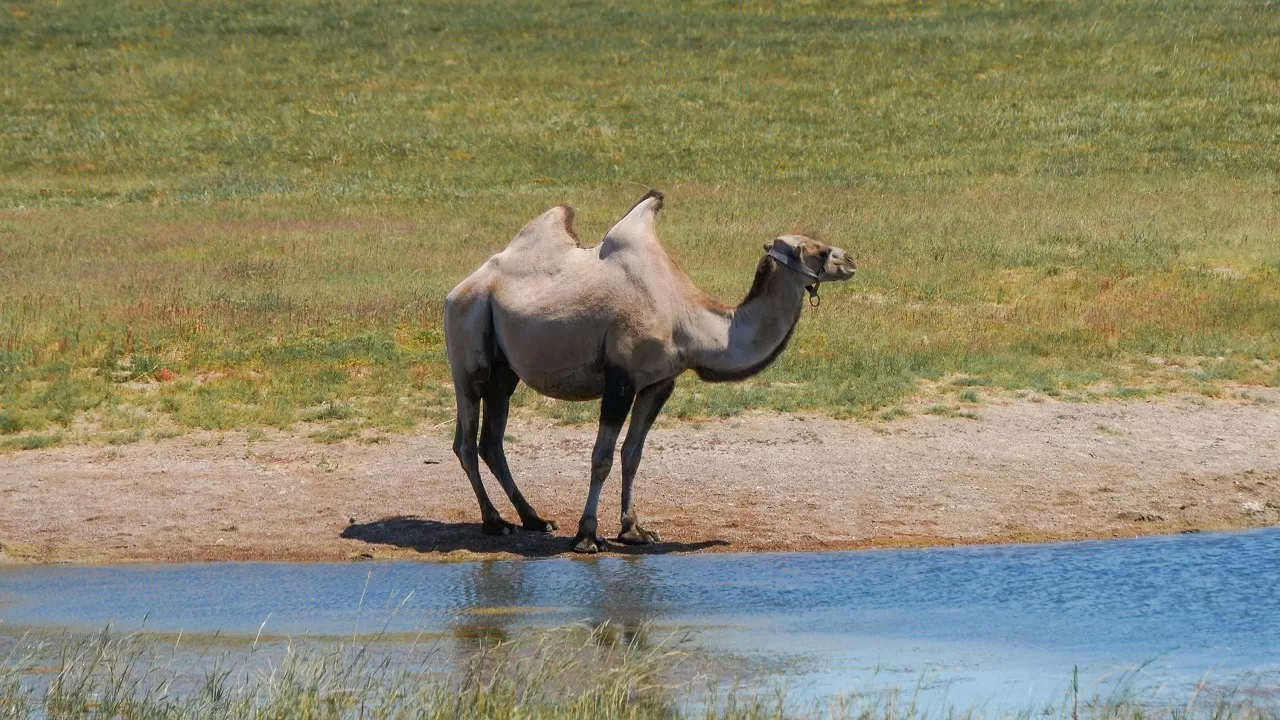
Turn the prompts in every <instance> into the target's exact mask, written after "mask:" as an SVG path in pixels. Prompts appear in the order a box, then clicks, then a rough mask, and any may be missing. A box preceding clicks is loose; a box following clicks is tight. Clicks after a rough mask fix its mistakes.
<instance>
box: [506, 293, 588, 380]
mask: <svg viewBox="0 0 1280 720" xmlns="http://www.w3.org/2000/svg"><path fill="white" fill-rule="evenodd" d="M494 330H495V331H496V332H497V340H498V346H499V347H500V348H501V349H502V354H503V355H504V356H505V357H506V360H507V364H508V365H510V366H511V369H512V370H514V371H515V373H516V375H517V376H519V377H520V379H521V380H522V381H524V383H525V384H526V385H528V386H529V387H531V388H533V389H534V390H537V391H538V392H539V393H541V394H543V395H546V396H548V397H553V398H557V399H560V400H592V399H595V398H598V397H600V396H601V395H602V394H603V392H604V363H603V358H602V349H603V344H604V335H605V332H606V331H607V325H605V324H604V323H598V322H582V320H581V319H579V320H577V321H572V322H571V321H568V320H567V319H561V318H557V317H554V316H551V317H546V316H543V317H531V316H530V314H529V313H515V312H506V311H504V310H502V309H499V308H495V312H494Z"/></svg>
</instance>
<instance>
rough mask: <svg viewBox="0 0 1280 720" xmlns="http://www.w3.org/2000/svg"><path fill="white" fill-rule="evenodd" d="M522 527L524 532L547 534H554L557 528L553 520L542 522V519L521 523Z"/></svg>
mask: <svg viewBox="0 0 1280 720" xmlns="http://www.w3.org/2000/svg"><path fill="white" fill-rule="evenodd" d="M523 527H524V529H525V530H528V531H529V532H544V533H549V532H555V531H556V528H557V527H558V526H557V525H556V521H555V520H543V519H542V518H534V519H533V520H525V521H524V523H523Z"/></svg>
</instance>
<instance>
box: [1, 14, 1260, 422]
mask: <svg viewBox="0 0 1280 720" xmlns="http://www.w3.org/2000/svg"><path fill="white" fill-rule="evenodd" d="M1276 10H1277V8H1276V6H1275V5H1274V3H1270V2H1260V1H1256V0H1251V1H1248V2H1245V1H1231V0H1228V1H1225V2H1180V3H1167V2H1156V1H1155V0H1149V1H1146V2H1135V3H1122V4H1121V3H1114V2H1106V1H1103V0H1082V1H1081V2H1074V3H1041V2H1007V3H988V2H973V3H966V2H959V3H945V4H944V3H941V2H910V3H908V2H885V3H879V2H877V3H871V2H866V3H850V4H834V3H833V4H825V3H796V4H787V5H780V4H775V3H755V4H746V5H741V6H739V5H732V4H724V3H713V2H703V3H693V4H688V3H681V4H674V3H663V2H656V3H655V2H646V3H634V4H610V5H600V4H597V3H585V2H580V1H578V0H565V1H562V2H550V3H539V4H519V3H490V2H478V3H459V4H456V5H454V4H445V3H439V4H432V5H429V6H425V7H424V6H418V5H412V4H405V3H390V2H385V3H384V2H354V3H342V4H334V3H326V2H319V1H305V0H282V1H280V2H257V1H253V2H251V1H249V0H242V1H241V2H212V1H210V2H191V3H169V4H161V3H151V2H141V1H131V0H118V1H116V2H103V3H97V2H87V1H83V0H65V1H63V2H59V3H53V2H18V3H13V4H11V5H10V6H9V7H8V9H7V12H4V13H0V61H3V63H4V67H5V68H6V82H5V85H4V87H3V89H2V90H0V148H3V150H2V151H0V437H4V438H7V439H6V440H4V443H5V446H6V447H13V446H14V445H13V442H12V441H13V439H14V438H26V437H36V436H43V435H42V434H43V433H48V432H51V431H52V432H59V431H60V430H61V429H62V428H69V427H71V426H72V425H75V424H77V423H97V422H101V421H102V420H103V419H104V418H106V417H108V416H111V415H118V414H120V413H133V414H136V415H138V416H139V417H143V418H145V422H143V425H145V426H155V427H157V428H168V427H174V428H178V429H187V428H196V429H209V430H224V429H229V428H241V427H290V426H292V425H293V424H295V423H297V422H320V423H325V424H335V425H342V424H344V423H347V424H352V425H353V426H355V427H358V428H359V429H361V430H362V431H363V430H368V431H370V432H375V433H376V432H384V431H385V432H394V431H403V430H405V429H408V428H412V427H415V426H418V425H421V424H424V423H426V424H430V425H432V426H434V425H437V424H440V423H442V422H444V423H447V421H448V419H449V417H450V415H451V413H452V407H451V403H452V390H451V388H450V386H449V384H448V374H447V368H446V364H445V360H444V354H443V347H442V333H441V330H440V312H441V302H442V299H443V297H444V295H445V293H446V292H447V291H448V290H449V288H450V287H452V286H453V285H454V284H455V283H456V282H457V281H458V280H459V279H461V278H462V277H463V276H465V275H466V274H467V273H468V272H470V271H471V270H472V269H473V268H474V267H476V266H477V265H479V264H480V263H481V262H483V260H484V259H485V258H486V257H488V256H489V255H490V254H492V253H493V252H495V251H497V250H499V249H501V248H502V247H503V246H504V245H505V244H506V243H507V242H508V240H509V239H510V238H511V237H512V235H513V234H514V233H515V231H516V230H517V229H518V228H519V227H520V226H521V225H522V224H523V223H524V222H525V221H526V220H528V219H529V218H531V217H533V216H534V215H535V214H537V213H539V212H540V211H542V210H544V209H545V208H547V207H549V206H551V205H554V204H557V203H561V202H570V203H572V204H574V205H576V206H577V207H578V209H579V211H580V216H579V217H580V220H579V223H580V228H579V229H580V234H581V235H582V237H583V238H584V239H587V240H588V241H590V240H591V239H593V238H598V237H599V236H600V235H601V234H602V233H603V231H604V230H605V229H607V228H608V227H609V225H610V224H612V222H613V221H614V220H616V219H617V217H618V216H619V215H620V214H621V213H622V212H623V211H625V209H626V208H628V207H630V205H631V203H633V202H634V200H635V199H636V198H637V197H639V195H640V194H641V193H642V192H643V190H644V189H646V188H648V187H651V186H653V187H659V188H661V189H663V190H665V191H666V192H667V195H668V199H669V207H668V209H667V210H666V211H664V216H663V218H662V219H661V220H660V233H661V236H662V237H663V239H664V242H666V243H667V244H668V245H669V246H670V247H671V249H672V251H673V253H674V255H675V256H676V257H677V258H678V260H679V261H680V262H681V263H682V265H683V266H684V267H685V268H686V270H688V272H689V273H690V274H691V275H692V276H693V278H694V279H695V281H696V282H697V283H698V284H699V285H700V286H702V287H703V288H704V289H706V290H707V291H709V292H711V293H712V294H714V295H717V296H720V297H722V298H725V299H728V300H733V299H736V298H738V297H740V296H741V295H742V294H743V293H744V292H745V291H746V288H747V286H748V285H749V284H750V278H751V271H752V268H753V267H754V264H755V262H756V260H757V259H758V255H759V252H760V251H759V248H760V245H761V244H762V242H763V241H764V240H766V239H768V238H769V237H772V236H773V235H775V234H777V233H780V232H783V231H787V230H791V229H796V228H799V229H805V230H812V231H815V232H817V233H819V234H821V235H822V236H823V237H824V238H825V239H828V240H830V241H831V242H833V243H835V244H837V245H840V246H842V247H845V248H846V249H848V250H850V251H851V252H852V253H853V254H854V255H855V256H856V257H857V258H858V260H859V264H860V268H861V271H860V273H859V275H858V278H857V279H856V280H855V281H854V282H853V283H851V284H849V285H846V286H840V287H832V288H830V289H828V290H827V291H826V292H825V294H824V302H823V305H822V308H821V310H819V311H817V312H806V313H805V316H804V318H803V319H802V321H801V326H800V329H799V331H798V332H797V335H796V337H795V339H794V342H793V345H792V347H791V348H790V349H789V350H788V352H787V353H786V354H785V355H784V356H783V357H782V359H781V360H780V361H779V362H778V363H777V364H776V365H775V366H774V367H773V368H771V369H770V370H769V371H768V372H767V373H765V374H764V375H762V376H760V377H758V378H756V379H754V380H752V381H749V382H747V383H744V384H740V385H732V386H709V385H705V384H702V383H699V382H697V381H696V380H693V379H691V378H690V379H685V380H683V381H682V382H681V386H680V388H679V389H678V390H677V393H676V395H675V397H673V399H672V401H671V411H670V415H671V416H673V417H680V418H694V419H699V418H715V417H724V416H729V415H733V414H736V413H740V412H743V411H746V410H751V409H765V410H775V411H793V410H817V411H821V412H828V413H831V414H834V415H837V416H855V417H874V416H876V414H877V413H879V412H881V411H883V410H885V409H887V408H893V407H896V406H898V405H899V404H901V403H902V402H903V400H904V399H905V398H907V397H908V396H910V395H912V394H915V393H917V392H919V391H920V387H921V381H922V380H924V381H941V382H949V381H951V380H952V379H953V378H957V377H958V378H963V382H960V383H957V384H958V385H959V386H962V387H982V388H984V390H983V391H982V395H983V396H986V395H987V394H989V393H998V392H1009V391H1018V390H1034V391H1035V392H1038V393H1043V394H1046V395H1049V396H1054V397H1072V398H1084V399H1087V398H1089V397H1094V396H1108V397H1131V396H1142V395H1145V394H1150V393H1159V392H1166V391H1169V390H1178V389H1190V390H1192V391H1195V392H1202V393H1204V394H1206V395H1211V396H1212V395H1221V394H1223V392H1224V390H1223V388H1224V387H1225V386H1229V385H1269V386H1276V385H1280V244H1278V243H1277V242H1276V238H1277V237H1280V175H1278V172H1280V166H1278V165H1277V161H1276V156H1275V148H1276V147H1277V146H1280V95H1278V93H1280V45H1278V44H1277V43H1276V42H1275V38H1276V37H1277V35H1278V34H1280V12H1277V11H1276ZM164 378H169V379H168V380H166V381H162V380H163V379H164ZM962 392H963V391H962ZM975 392H976V391H975ZM517 402H518V404H519V405H520V406H522V407H524V408H526V409H528V410H530V411H533V412H540V413H544V414H547V415H549V416H551V417H553V418H557V419H559V420H561V421H564V422H582V421H590V420H592V419H593V418H594V415H595V411H594V409H593V408H591V407H590V406H582V407H575V406H568V405H566V404H564V403H555V402H548V401H545V400H543V399H540V398H537V397H535V396H533V394H532V393H529V392H527V391H523V392H521V393H520V394H519V395H518V396H517ZM323 408H347V409H348V410H345V411H339V412H350V415H349V416H346V417H327V416H324V415H323V413H324V412H325V411H324V410H323ZM318 409H319V410H318ZM317 413H320V414H319V415H317ZM80 436H81V435H77V436H76V437H80ZM23 442H25V441H23Z"/></svg>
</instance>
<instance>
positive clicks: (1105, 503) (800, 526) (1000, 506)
mask: <svg viewBox="0 0 1280 720" xmlns="http://www.w3.org/2000/svg"><path fill="white" fill-rule="evenodd" d="M1253 395H1254V397H1255V398H1257V400H1256V401H1241V400H1213V399H1205V398H1200V397H1190V396H1177V397H1163V398H1158V399H1148V400H1130V401H1117V402H1100V403H1068V402H1059V401H1054V400H1045V401H1041V402H1034V401H1030V400H1007V401H992V402H991V403H988V404H986V405H983V406H982V407H980V408H979V409H978V410H977V419H967V418H957V417H937V416H932V415H917V416H915V417H910V418H905V419H899V420H894V421H891V422H880V421H874V422H869V421H841V420H832V419H828V418H822V417H809V416H795V415H766V414H753V415H746V416H742V417H738V418H730V419H725V420H716V421H708V422H703V423H678V422H670V423H668V424H666V425H660V426H659V427H657V428H655V429H654V431H653V432H652V434H651V435H650V438H649V443H648V446H647V448H646V452H645V456H644V461H643V463H642V464H641V468H640V475H639V478H638V479H637V481H636V485H637V497H638V507H639V510H640V514H641V519H642V522H643V523H644V524H645V525H646V526H647V527H649V528H651V529H654V530H657V531H659V532H660V533H661V534H662V539H663V542H662V543H660V544H658V545H655V546H648V547H644V548H628V547H625V546H620V545H615V546H614V547H613V550H612V551H613V552H620V553H635V552H710V551H729V552H741V551H773V550H834V549H846V548H864V547H891V546H919V545H951V544H967V543H992V542H1012V541H1039V540H1065V539H1079V538H1105V537H1121V536H1130V535H1138V534H1146V533H1167V532H1183V531H1192V530H1211V529H1228V528H1243V527H1255V526H1260V525H1272V524H1278V523H1280V392H1277V391H1275V390H1265V389H1264V390H1257V391H1256V392H1254V393H1253ZM594 436H595V428H594V427H593V426H580V427H564V426H557V425H555V424H553V423H552V421H550V420H546V419H544V418H537V417H532V416H530V417H523V418H514V419H513V421H512V424H511V427H510V428H509V429H508V438H509V440H508V443H507V452H508V457H509V459H510V462H511V465H512V468H513V471H514V473H515V475H516V479H517V481H518V482H519V484H520V486H521V488H522V490H523V491H524V493H525V495H526V496H527V497H528V498H529V500H530V502H531V503H533V505H534V507H536V508H537V509H538V510H539V512H541V513H542V515H543V516H544V517H548V518H551V519H554V520H556V521H557V522H558V523H559V524H560V530H559V531H558V532H557V533H556V534H555V535H551V536H548V535H545V534H535V533H524V532H519V533H516V534H514V535H511V536H506V537H485V536H482V535H481V534H480V530H479V525H478V520H479V514H478V511H477V509H476V504H475V498H474V496H473V495H472V492H471V488H470V486H469V485H468V483H467V481H466V478H465V476H464V475H463V473H462V471H461V469H460V468H459V467H458V464H457V462H456V460H455V459H454V456H453V452H452V449H451V438H450V437H449V434H448V430H447V428H423V429H420V430H419V431H418V432H416V433H411V434H405V435H392V436H390V437H389V441H388V442H384V443H380V444H373V445H363V444H359V443H356V442H353V441H350V440H348V441H344V442H342V443H338V444H332V445H324V444H319V443H316V442H315V441H312V440H309V439H307V438H306V437H305V434H304V433H268V434H267V435H266V436H265V437H262V438H259V439H257V440H254V441H250V439H249V436H247V435H245V434H243V433H224V434H215V433H193V434H189V435H185V436H181V437H177V438H170V439H167V440H162V441H159V442H151V441H143V442H140V443H136V444H133V445H125V446H120V447H102V446H72V447H64V448H54V449H50V450H38V451H25V452H18V453H11V454H8V455H0V507H2V508H3V513H0V562H58V561H74V562H123V561H165V562H170V561H201V560H248V559H254V560H271V559H275V560H343V559H352V560H355V559H362V558H370V557H372V558H390V557H401V558H422V559H440V560H451V559H459V560H461V559H476V558H478V557H511V556H523V557H545V556H550V555H556V554H561V553H564V552H567V550H568V537H570V536H571V535H572V534H573V531H574V529H575V528H576V525H577V519H578V516H579V514H580V513H581V511H582V504H583V501H584V499H585V496H586V490H587V473H588V466H589V463H590V454H591V445H592V443H593V441H594ZM485 479H486V483H487V484H488V485H489V487H490V495H491V497H493V498H494V501H495V503H497V504H498V506H499V508H501V509H502V510H503V513H504V515H505V516H506V518H507V519H508V520H513V521H514V520H516V519H517V518H516V516H515V512H514V511H513V510H512V509H511V507H510V505H509V504H508V503H507V502H506V498H505V497H504V496H503V495H502V491H501V488H500V487H499V486H498V485H497V482H496V481H494V480H493V478H492V477H491V476H489V475H488V474H487V473H486V475H485ZM620 484H621V483H620V469H619V466H618V464H617V463H615V465H614V473H613V475H612V476H611V477H610V478H609V481H608V483H607V484H606V486H605V492H604V495H603V498H602V501H601V513H600V517H601V534H602V535H604V536H606V537H609V536H612V535H614V534H616V533H617V529H618V527H617V526H618V519H617V515H618V502H619V501H618V493H619V488H620Z"/></svg>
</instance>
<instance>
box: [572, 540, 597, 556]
mask: <svg viewBox="0 0 1280 720" xmlns="http://www.w3.org/2000/svg"><path fill="white" fill-rule="evenodd" d="M604 549H605V544H604V540H601V539H600V538H598V537H581V536H579V537H575V538H574V539H573V551H574V552H576V553H585V554H587V555H595V554H596V553H598V552H600V551H601V550H604Z"/></svg>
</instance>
